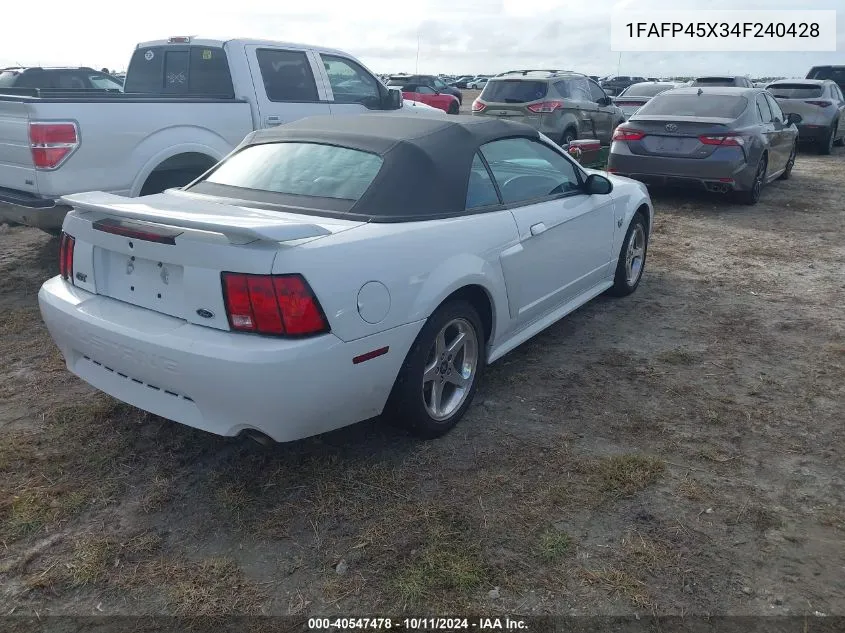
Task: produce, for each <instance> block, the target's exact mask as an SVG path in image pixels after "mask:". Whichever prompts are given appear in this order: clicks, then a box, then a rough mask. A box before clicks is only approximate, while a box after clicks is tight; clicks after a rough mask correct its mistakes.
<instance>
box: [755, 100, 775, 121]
mask: <svg viewBox="0 0 845 633" xmlns="http://www.w3.org/2000/svg"><path fill="white" fill-rule="evenodd" d="M757 111H758V112H759V113H760V120H761V121H762V122H763V123H771V122H772V110H771V108H769V104H768V102H767V101H766V96H765V95H762V94H759V95H757Z"/></svg>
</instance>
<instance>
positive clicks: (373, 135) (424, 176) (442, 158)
mask: <svg viewBox="0 0 845 633" xmlns="http://www.w3.org/2000/svg"><path fill="white" fill-rule="evenodd" d="M512 137H527V138H533V139H536V138H539V133H538V132H537V130H535V129H534V128H532V127H530V126H528V125H525V124H522V123H513V122H509V121H500V120H497V119H493V118H490V117H473V116H461V115H450V116H449V117H448V118H445V119H444V118H434V117H423V116H404V115H398V114H363V115H359V116H315V117H309V118H305V119H300V120H298V121H294V122H292V123H288V124H286V125H284V126H281V127H277V128H271V129H266V130H257V131H255V132H253V133H251V134H249V135H248V136H247V137H246V138H245V139H244V141H243V142H242V143H241V144H240V146H239V147H238V148H237V149H238V150H240V149H243V148H244V147H247V146H250V145H258V144H262V143H278V142H306V143H320V144H325V145H337V146H340V147H347V148H350V149H356V150H361V151H365V152H370V153H373V154H377V155H379V156H381V157H382V159H383V161H384V163H383V165H382V168H381V170H380V171H379V173H378V175H377V176H376V178H375V180H374V181H373V183H372V184H371V185H370V187H369V188H368V189H367V191H366V192H365V193H364V195H363V196H361V198H360V199H359V200H358V201H357V202H356V203H355V204H353V205H352V206H351V207H350V206H348V205H347V206H346V207H345V208H339V207H338V206H337V202H338V201H336V200H330V199H326V198H312V199H309V200H308V201H307V202H306V203H304V202H303V200H302V198H301V197H296V199H293V198H294V197H293V196H289V195H284V194H271V193H267V192H262V193H261V194H260V195H258V192H254V193H255V194H256V195H255V196H252V195H250V194H248V193H246V192H244V193H242V194H238V196H237V197H238V198H242V199H244V198H246V199H249V200H252V201H254V202H263V203H266V204H271V205H273V206H282V207H296V212H298V213H303V212H308V211H309V210H313V212H314V213H316V214H320V215H332V216H339V217H350V216H351V217H356V218H362V219H367V220H370V221H374V222H402V221H406V222H407V221H414V220H424V219H433V218H437V217H449V216H455V215H462V214H464V213H466V196H467V185H468V182H469V173H470V169H471V167H472V161H473V158H474V156H475V153H476V152H477V151H478V148H479V147H480V146H481V145H484V144H485V143H488V142H490V141H495V140H498V139H502V138H512ZM197 185H199V186H197ZM197 185H195V186H194V187H191V190H193V191H195V192H197V193H207V194H212V195H215V194H217V195H222V196H225V197H232V192H231V191H225V190H226V189H230V188H228V187H225V188H223V187H221V186H219V185H213V184H212V183H206V184H203V183H202V182H200V183H197ZM253 198H254V199H253ZM304 206H307V207H308V209H305V208H303V207H304Z"/></svg>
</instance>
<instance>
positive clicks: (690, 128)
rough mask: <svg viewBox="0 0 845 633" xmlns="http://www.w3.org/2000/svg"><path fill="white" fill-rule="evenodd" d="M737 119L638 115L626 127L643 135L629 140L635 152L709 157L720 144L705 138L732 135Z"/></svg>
mask: <svg viewBox="0 0 845 633" xmlns="http://www.w3.org/2000/svg"><path fill="white" fill-rule="evenodd" d="M733 123H734V119H726V118H722V117H709V118H705V117H671V118H670V117H665V116H648V115H637V117H636V118H635V119H634V120H631V121H629V122H628V123H626V124H625V127H626V128H629V129H634V130H638V131H640V132H643V133H644V134H645V136H644V137H643V138H642V139H640V140H638V141H627V143H628V147H629V148H630V150H631V152H632V153H634V154H639V155H646V156H676V157H683V158H707V157H708V156H710V155H711V154H712V153H713V152H714V151H716V149H717V147H718V145H706V144H704V143H702V142H701V140H700V137H702V136H720V135H725V134H729V133H730V132H731V130H732V129H733V128H732V124H733Z"/></svg>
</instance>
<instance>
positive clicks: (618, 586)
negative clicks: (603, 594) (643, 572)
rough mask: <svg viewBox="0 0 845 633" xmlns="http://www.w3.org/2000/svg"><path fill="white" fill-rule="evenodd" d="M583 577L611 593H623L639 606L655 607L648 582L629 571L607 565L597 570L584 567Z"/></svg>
mask: <svg viewBox="0 0 845 633" xmlns="http://www.w3.org/2000/svg"><path fill="white" fill-rule="evenodd" d="M581 579H582V580H583V581H584V582H585V583H586V584H588V585H593V586H597V587H599V588H601V589H604V590H605V591H608V592H610V593H613V594H619V595H622V596H623V597H625V598H626V599H627V600H629V601H630V602H631V604H633V605H634V606H635V607H637V608H640V609H652V608H653V607H654V604H655V603H654V599H653V598H652V596H651V594H650V593H649V591H648V588H647V587H646V584H645V583H644V582H643V581H641V580H638V579H637V578H635V577H634V576H632V575H631V574H630V573H628V572H627V571H623V570H621V569H617V568H615V567H606V568H603V569H597V570H590V569H582V570H581Z"/></svg>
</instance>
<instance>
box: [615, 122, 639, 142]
mask: <svg viewBox="0 0 845 633" xmlns="http://www.w3.org/2000/svg"><path fill="white" fill-rule="evenodd" d="M643 138H645V132H640V131H639V130H632V129H630V128H625V127H622V126H621V125H620V126H619V127H617V128H616V130H615V131H614V132H613V140H614V141H640V140H642V139H643Z"/></svg>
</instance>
